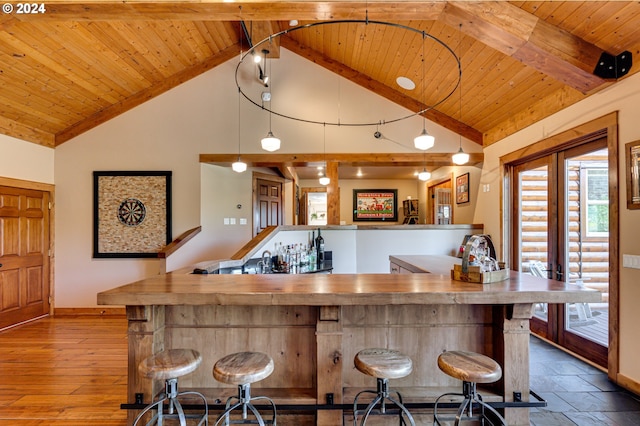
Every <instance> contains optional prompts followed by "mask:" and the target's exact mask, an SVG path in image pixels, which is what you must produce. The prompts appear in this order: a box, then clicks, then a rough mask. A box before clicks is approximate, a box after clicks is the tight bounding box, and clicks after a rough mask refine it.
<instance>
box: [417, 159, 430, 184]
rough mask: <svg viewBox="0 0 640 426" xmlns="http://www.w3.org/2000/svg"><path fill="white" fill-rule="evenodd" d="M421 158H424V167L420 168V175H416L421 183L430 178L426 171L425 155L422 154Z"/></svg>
mask: <svg viewBox="0 0 640 426" xmlns="http://www.w3.org/2000/svg"><path fill="white" fill-rule="evenodd" d="M423 156H424V163H425V166H424V167H423V168H422V171H421V172H420V173H418V179H419V180H421V181H422V182H426V181H428V180H429V179H430V178H431V173H429V172H428V171H427V166H426V164H427V154H426V153H424V154H423Z"/></svg>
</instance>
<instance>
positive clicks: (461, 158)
mask: <svg viewBox="0 0 640 426" xmlns="http://www.w3.org/2000/svg"><path fill="white" fill-rule="evenodd" d="M460 38H461V39H462V24H460ZM461 44H462V43H461V42H458V52H460V53H459V54H461V53H462V52H461V51H460V45H461ZM458 63H459V64H462V58H461V57H458ZM459 103H460V121H462V65H460V90H459ZM451 160H452V161H453V163H454V164H457V165H458V166H462V165H463V164H467V162H468V161H469V154H467V153H466V152H464V151H463V150H462V135H460V149H458V152H456V153H455V154H453V156H452V157H451Z"/></svg>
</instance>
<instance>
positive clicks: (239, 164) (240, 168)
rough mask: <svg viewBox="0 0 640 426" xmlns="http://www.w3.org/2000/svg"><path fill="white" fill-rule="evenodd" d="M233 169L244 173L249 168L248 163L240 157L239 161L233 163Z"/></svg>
mask: <svg viewBox="0 0 640 426" xmlns="http://www.w3.org/2000/svg"><path fill="white" fill-rule="evenodd" d="M231 169H232V170H233V171H234V172H238V173H242V172H244V171H245V170H247V163H243V162H242V161H240V158H238V161H236V162H235V163H233V164H231Z"/></svg>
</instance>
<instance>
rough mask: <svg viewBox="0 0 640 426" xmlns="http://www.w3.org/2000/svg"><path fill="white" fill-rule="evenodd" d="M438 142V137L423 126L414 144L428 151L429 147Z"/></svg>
mask: <svg viewBox="0 0 640 426" xmlns="http://www.w3.org/2000/svg"><path fill="white" fill-rule="evenodd" d="M435 142H436V138H434V137H433V136H431V135H430V134H429V133H427V129H425V128H424V127H423V128H422V133H420V134H419V135H418V136H416V137H415V138H414V139H413V144H414V145H415V147H416V148H418V149H419V150H422V151H426V150H427V149H429V148H432V147H433V145H434V144H435Z"/></svg>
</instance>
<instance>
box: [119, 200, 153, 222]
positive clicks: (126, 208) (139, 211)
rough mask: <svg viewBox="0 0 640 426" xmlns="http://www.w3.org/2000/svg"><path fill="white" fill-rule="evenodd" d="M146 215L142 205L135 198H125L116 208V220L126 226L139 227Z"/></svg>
mask: <svg viewBox="0 0 640 426" xmlns="http://www.w3.org/2000/svg"><path fill="white" fill-rule="evenodd" d="M146 215H147V209H146V208H145V206H144V204H143V203H142V201H140V200H137V199H135V198H127V199H126V200H124V201H123V202H122V203H120V207H118V219H120V222H122V223H123V224H124V225H127V226H138V225H140V224H141V223H142V222H144V218H145V216H146Z"/></svg>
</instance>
